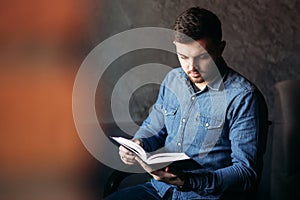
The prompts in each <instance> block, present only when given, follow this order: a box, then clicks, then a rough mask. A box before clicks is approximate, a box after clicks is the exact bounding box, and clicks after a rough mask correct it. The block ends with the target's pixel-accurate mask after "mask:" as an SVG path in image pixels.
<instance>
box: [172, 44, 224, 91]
mask: <svg viewBox="0 0 300 200" xmlns="http://www.w3.org/2000/svg"><path fill="white" fill-rule="evenodd" d="M174 44H175V46H176V51H177V56H178V59H179V62H180V64H181V67H182V69H183V71H184V72H185V73H186V74H187V75H188V77H189V78H190V80H191V81H192V82H193V83H195V84H196V86H198V85H199V84H207V83H208V82H209V81H210V80H212V79H213V78H214V77H215V76H216V74H217V73H216V72H217V70H218V69H217V67H216V66H215V64H214V60H217V59H218V58H219V57H220V55H221V53H220V52H221V51H219V49H220V47H219V46H216V45H215V44H213V42H211V40H210V39H200V40H197V41H193V42H190V43H179V42H174Z"/></svg>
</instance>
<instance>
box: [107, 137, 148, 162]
mask: <svg viewBox="0 0 300 200" xmlns="http://www.w3.org/2000/svg"><path fill="white" fill-rule="evenodd" d="M111 138H112V139H114V140H115V141H117V142H118V143H119V144H121V145H123V146H124V147H126V148H128V149H129V150H130V151H132V152H133V153H135V154H136V155H137V156H139V157H140V158H141V159H142V160H144V161H145V160H147V154H146V152H145V150H144V149H143V148H142V147H141V146H140V145H138V144H136V143H135V142H133V141H131V140H128V139H126V138H123V137H111Z"/></svg>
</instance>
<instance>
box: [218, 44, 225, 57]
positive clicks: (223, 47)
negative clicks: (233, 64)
mask: <svg viewBox="0 0 300 200" xmlns="http://www.w3.org/2000/svg"><path fill="white" fill-rule="evenodd" d="M225 46H226V41H224V40H222V41H221V42H220V46H219V51H220V55H222V53H223V51H224V49H225Z"/></svg>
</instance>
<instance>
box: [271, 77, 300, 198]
mask: <svg viewBox="0 0 300 200" xmlns="http://www.w3.org/2000/svg"><path fill="white" fill-rule="evenodd" d="M275 89H276V95H275V106H274V132H273V144H272V146H273V148H272V166H271V199H272V200H277V199H278V200H279V199H300V156H299V152H300V80H288V81H282V82H279V83H277V84H275Z"/></svg>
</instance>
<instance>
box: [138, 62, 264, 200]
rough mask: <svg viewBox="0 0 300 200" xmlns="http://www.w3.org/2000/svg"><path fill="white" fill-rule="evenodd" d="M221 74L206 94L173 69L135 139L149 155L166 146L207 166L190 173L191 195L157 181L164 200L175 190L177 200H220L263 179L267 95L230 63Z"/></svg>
mask: <svg viewBox="0 0 300 200" xmlns="http://www.w3.org/2000/svg"><path fill="white" fill-rule="evenodd" d="M222 69H223V71H222V75H221V76H219V77H216V78H215V79H214V80H213V81H211V82H210V83H209V84H208V85H207V87H206V88H205V89H203V90H201V91H199V90H198V91H197V90H195V88H194V87H193V86H192V84H191V82H190V80H189V79H188V77H187V75H186V74H185V73H184V71H183V70H182V69H181V68H175V69H173V70H171V71H170V72H169V73H168V74H167V76H166V77H165V79H164V81H163V82H162V85H161V87H160V91H159V94H158V98H157V101H156V103H155V104H154V105H153V108H152V111H151V112H150V114H149V116H148V118H147V119H146V120H145V121H144V123H143V124H142V126H141V127H140V129H139V130H138V131H137V133H136V134H135V138H139V139H141V140H142V141H143V145H144V149H145V150H146V151H149V152H151V151H155V150H157V149H160V148H162V147H164V149H165V151H168V152H185V153H186V154H187V155H188V156H190V157H192V158H193V159H194V160H196V161H197V162H198V163H199V164H201V165H202V166H203V168H201V169H199V170H194V171H191V172H188V173H186V177H188V179H186V180H185V182H188V184H189V187H190V189H189V190H187V191H181V190H180V189H178V188H177V187H175V186H173V185H169V184H166V183H164V182H161V181H157V180H155V179H152V180H151V183H152V185H153V186H154V188H155V189H156V190H157V192H158V194H159V195H160V196H161V197H163V196H164V195H165V193H166V192H167V191H168V190H172V191H173V198H172V199H219V198H220V197H221V196H222V195H223V193H224V192H230V191H235V192H243V191H247V190H251V189H253V188H254V187H255V185H256V183H257V181H258V180H259V178H260V173H261V169H262V157H263V152H264V148H265V146H264V145H265V144H264V143H265V142H264V141H262V138H263V137H264V136H263V134H265V133H261V130H262V128H261V127H263V126H264V125H265V124H267V117H263V116H262V114H261V113H262V112H261V111H262V110H261V108H262V104H261V99H263V98H261V97H262V95H261V94H260V92H259V91H258V89H257V88H256V87H255V86H254V85H253V84H251V83H250V82H249V81H248V80H247V79H245V78H244V77H243V76H241V75H240V74H238V73H237V72H235V71H233V70H232V69H230V68H229V67H227V66H226V64H225V63H224V64H223V67H222ZM263 112H264V113H263V114H264V115H265V114H266V113H265V111H263Z"/></svg>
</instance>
